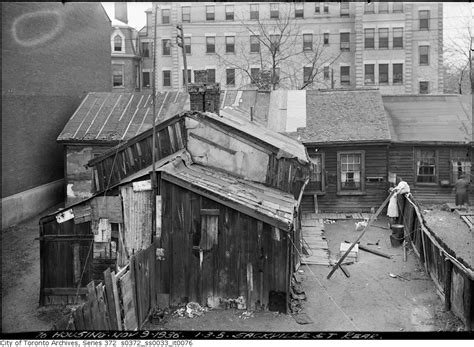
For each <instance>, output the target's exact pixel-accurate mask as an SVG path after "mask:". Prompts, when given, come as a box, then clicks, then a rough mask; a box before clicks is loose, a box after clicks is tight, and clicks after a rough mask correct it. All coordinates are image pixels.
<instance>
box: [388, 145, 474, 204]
mask: <svg viewBox="0 0 474 347" xmlns="http://www.w3.org/2000/svg"><path fill="white" fill-rule="evenodd" d="M418 148H423V149H432V150H435V151H436V162H437V166H436V172H437V177H436V183H433V184H426V183H425V184H419V183H418V184H417V183H416V182H415V180H416V154H415V153H416V149H418ZM461 149H465V150H469V148H468V147H467V146H440V145H438V146H423V145H416V146H415V145H413V144H406V145H405V144H393V145H391V147H390V150H389V171H390V172H393V173H396V174H397V176H401V177H402V178H403V180H404V181H406V182H407V183H408V184H409V185H410V189H411V192H412V194H413V195H414V196H416V198H417V200H418V201H420V202H426V203H434V204H436V203H446V202H454V194H453V192H452V189H453V186H452V185H449V186H447V187H443V186H441V185H440V181H441V180H448V181H451V150H461ZM470 152H471V154H470V158H471V161H472V157H473V151H472V148H471V150H470ZM473 191H474V190H473V189H472V188H471V191H470V200H471V201H473V200H472V199H473V198H474V192H473Z"/></svg>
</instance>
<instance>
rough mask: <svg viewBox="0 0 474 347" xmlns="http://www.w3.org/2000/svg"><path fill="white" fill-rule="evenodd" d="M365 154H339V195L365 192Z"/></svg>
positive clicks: (353, 152) (354, 152)
mask: <svg viewBox="0 0 474 347" xmlns="http://www.w3.org/2000/svg"><path fill="white" fill-rule="evenodd" d="M364 154H365V153H364V152H363V151H348V152H338V153H337V171H338V180H337V191H338V193H344V192H348V193H349V192H358V193H361V192H363V191H364V182H365V177H364V176H365V172H364V171H365V168H364V166H365V165H364V161H365V158H364ZM349 194H350V193H349Z"/></svg>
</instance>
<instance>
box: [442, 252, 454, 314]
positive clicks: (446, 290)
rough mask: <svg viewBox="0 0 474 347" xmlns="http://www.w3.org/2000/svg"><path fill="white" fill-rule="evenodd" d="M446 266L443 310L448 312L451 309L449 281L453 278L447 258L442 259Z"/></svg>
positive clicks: (451, 265) (451, 264)
mask: <svg viewBox="0 0 474 347" xmlns="http://www.w3.org/2000/svg"><path fill="white" fill-rule="evenodd" d="M444 263H445V266H446V271H445V272H446V273H445V277H444V309H445V311H449V310H450V309H451V281H452V276H453V263H451V261H450V260H449V258H445V259H444Z"/></svg>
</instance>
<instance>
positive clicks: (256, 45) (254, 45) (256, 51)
mask: <svg viewBox="0 0 474 347" xmlns="http://www.w3.org/2000/svg"><path fill="white" fill-rule="evenodd" d="M252 39H254V40H255V41H256V42H253V43H252ZM252 47H253V48H255V47H258V49H257V50H252ZM250 53H260V38H259V35H250Z"/></svg>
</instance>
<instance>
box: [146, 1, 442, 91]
mask: <svg viewBox="0 0 474 347" xmlns="http://www.w3.org/2000/svg"><path fill="white" fill-rule="evenodd" d="M155 11H158V13H157V23H156V29H157V47H156V52H157V66H156V67H157V75H156V82H157V87H158V88H159V89H161V90H167V89H180V88H182V87H183V82H184V80H183V73H184V68H183V59H182V52H181V48H180V47H178V45H177V44H176V37H177V35H178V34H179V31H178V29H177V28H176V25H178V24H182V25H183V30H184V36H185V39H184V41H185V48H186V51H187V53H186V56H187V65H188V70H190V71H189V72H188V73H189V76H190V79H191V82H194V73H193V71H195V70H201V69H206V70H208V76H209V78H210V79H211V81H215V82H219V83H221V86H222V88H223V89H242V88H247V87H252V77H251V76H254V74H255V76H256V75H257V74H258V73H259V72H260V71H259V70H261V67H262V64H259V59H255V57H256V56H259V55H260V52H261V53H262V54H263V55H265V52H266V47H265V45H264V43H263V41H262V40H259V37H260V36H262V35H268V36H270V39H272V38H271V36H272V35H275V36H276V35H277V34H278V29H277V28H276V27H277V25H278V23H284V22H285V21H286V19H287V18H289V20H288V21H286V23H289V25H290V26H294V27H295V30H293V31H291V33H290V34H289V38H290V40H293V39H294V42H295V45H293V46H291V47H292V49H294V52H297V53H298V52H303V53H304V54H295V55H294V56H293V57H292V58H291V59H287V60H286V61H285V60H284V59H282V60H281V61H280V62H278V66H277V68H276V69H275V70H274V71H275V72H276V73H275V75H277V76H278V77H276V78H280V79H281V82H282V83H281V84H280V85H279V87H280V88H286V89H299V88H301V87H302V86H304V85H305V82H306V80H308V78H309V76H310V74H311V73H314V74H315V75H316V78H315V79H314V83H311V84H310V85H308V86H307V87H306V89H312V88H313V89H314V88H325V89H326V88H335V89H339V88H364V87H377V88H379V89H380V91H381V93H382V94H418V93H422V94H423V93H427V94H440V93H442V92H443V69H442V52H443V20H442V18H443V4H442V3H429V2H410V3H409V2H404V3H401V2H390V3H389V2H371V3H370V4H369V3H367V2H343V3H338V2H326V3H323V2H304V3H271V2H262V3H257V2H247V3H246V2H235V3H211V2H209V3H205V2H198V3H197V2H196V3H191V2H162V3H154V5H153V8H152V9H150V10H148V11H146V12H147V24H146V26H145V27H144V28H143V29H142V30H141V31H140V33H139V35H140V39H141V45H142V48H143V47H145V48H147V49H148V52H149V48H150V47H152V42H153V35H154V29H153V28H154V25H155ZM259 23H261V24H264V25H265V26H266V29H265V30H259ZM272 26H273V27H272ZM260 29H261V27H260ZM256 36H257V37H256ZM282 36H284V34H283V35H282ZM280 39H281V38H280ZM277 40H278V37H277ZM312 54H313V59H312V60H311V59H309V60H308V56H310V57H311V55H312ZM315 57H317V59H316V58H315ZM264 60H265V59H264ZM267 60H268V59H267ZM151 73H152V55H150V54H149V56H148V57H145V58H144V61H143V70H142V73H141V75H142V84H143V86H145V87H146V86H147V85H148V83H147V81H149V79H150V76H151ZM284 76H286V80H285V81H284V82H283V79H284Z"/></svg>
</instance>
